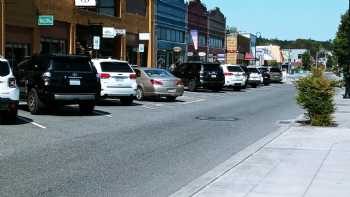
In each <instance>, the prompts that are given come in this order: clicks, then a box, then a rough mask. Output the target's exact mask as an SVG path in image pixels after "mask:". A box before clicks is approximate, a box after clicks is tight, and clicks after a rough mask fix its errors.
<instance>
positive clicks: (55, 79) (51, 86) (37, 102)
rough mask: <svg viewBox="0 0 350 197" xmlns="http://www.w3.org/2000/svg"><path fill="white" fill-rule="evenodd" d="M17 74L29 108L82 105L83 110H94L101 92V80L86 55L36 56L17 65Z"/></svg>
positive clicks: (37, 112)
mask: <svg viewBox="0 0 350 197" xmlns="http://www.w3.org/2000/svg"><path fill="white" fill-rule="evenodd" d="M15 76H16V77H17V79H18V84H19V87H20V90H21V96H22V97H24V98H26V99H27V102H28V108H29V111H30V112H31V113H32V114H39V113H40V112H41V110H42V109H43V108H45V107H56V106H57V105H65V104H79V107H80V111H81V112H82V113H92V112H93V110H94V107H95V101H96V97H97V96H98V95H99V93H100V79H99V76H98V75H97V71H96V69H95V68H94V66H93V65H92V63H91V60H90V58H89V57H87V56H73V55H36V56H32V57H31V58H27V59H25V60H24V61H22V62H21V63H19V64H18V65H17V67H16V71H15Z"/></svg>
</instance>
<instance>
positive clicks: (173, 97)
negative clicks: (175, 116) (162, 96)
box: [166, 96, 176, 102]
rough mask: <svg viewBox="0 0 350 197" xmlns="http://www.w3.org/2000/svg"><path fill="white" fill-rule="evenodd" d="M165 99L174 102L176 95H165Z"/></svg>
mask: <svg viewBox="0 0 350 197" xmlns="http://www.w3.org/2000/svg"><path fill="white" fill-rule="evenodd" d="M166 100H167V101H169V102H175V101H176V96H167V97H166Z"/></svg>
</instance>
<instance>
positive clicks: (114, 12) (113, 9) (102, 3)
mask: <svg viewBox="0 0 350 197" xmlns="http://www.w3.org/2000/svg"><path fill="white" fill-rule="evenodd" d="M120 5H121V1H120V0H96V7H95V8H88V9H87V10H89V11H93V12H97V13H98V14H99V15H106V16H117V17H120V16H121V6H120Z"/></svg>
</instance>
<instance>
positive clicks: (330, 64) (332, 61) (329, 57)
mask: <svg viewBox="0 0 350 197" xmlns="http://www.w3.org/2000/svg"><path fill="white" fill-rule="evenodd" d="M336 64H337V62H336V59H335V57H334V56H333V55H327V62H326V67H327V69H332V68H333V67H334V66H336Z"/></svg>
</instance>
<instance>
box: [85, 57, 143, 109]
mask: <svg viewBox="0 0 350 197" xmlns="http://www.w3.org/2000/svg"><path fill="white" fill-rule="evenodd" d="M92 63H93V64H94V66H95V68H96V70H97V73H98V74H99V76H100V79H101V97H102V98H119V99H120V101H121V103H122V104H123V105H131V104H132V103H133V100H134V97H135V96H136V89H137V84H136V73H135V72H134V70H133V69H132V68H131V66H130V65H129V64H128V62H125V61H120V60H115V59H93V60H92Z"/></svg>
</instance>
